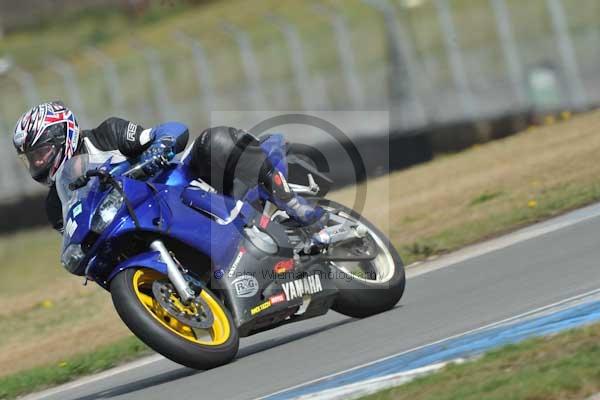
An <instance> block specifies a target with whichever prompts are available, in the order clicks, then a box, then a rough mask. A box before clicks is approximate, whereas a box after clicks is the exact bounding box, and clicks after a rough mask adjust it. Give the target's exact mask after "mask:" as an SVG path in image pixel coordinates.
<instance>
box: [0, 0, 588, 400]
mask: <svg viewBox="0 0 600 400" xmlns="http://www.w3.org/2000/svg"><path fill="white" fill-rule="evenodd" d="M599 43H600V1H598V0H576V1H575V0H526V1H524V0H343V1H342V0H338V1H336V0H311V1H300V0H294V1H292V0H287V1H285V0H283V1H282V0H252V1H248V0H218V1H217V0H213V1H209V0H195V1H192V0H188V1H184V0H181V1H174V0H173V1H167V0H19V1H14V0H0V130H1V131H0V234H1V235H0V399H1V398H4V397H3V393H6V392H3V390H7V389H6V388H7V387H8V386H7V385H6V384H5V385H4V386H3V385H2V382H1V380H2V377H3V376H6V375H9V374H17V373H18V372H19V371H25V370H29V369H31V368H37V367H40V366H49V367H48V369H47V370H43V371H46V372H48V371H50V372H48V373H46V372H43V373H40V375H43V376H42V378H40V379H38V380H37V381H36V380H35V379H33V378H31V376H32V375H25V377H24V378H22V379H21V378H19V379H20V380H19V382H21V383H20V384H21V385H22V387H21V389H18V390H16V389H15V392H14V393H18V392H19V390H20V391H21V392H26V391H31V390H33V389H35V388H36V387H37V388H39V387H40V383H39V382H41V385H42V386H43V385H48V384H52V383H56V382H64V381H66V380H68V379H71V378H72V377H73V376H77V375H81V374H85V373H89V372H94V371H97V370H100V369H104V368H107V367H109V366H111V365H114V363H116V362H121V361H123V359H124V358H127V357H134V356H135V355H139V354H140V352H142V353H143V352H144V351H146V350H144V349H145V348H144V347H143V346H141V344H140V343H139V342H136V341H131V340H130V341H125V342H120V341H121V340H125V339H127V340H129V339H131V338H130V333H129V331H128V330H127V329H126V328H125V326H124V325H123V324H122V323H121V322H120V320H119V318H118V316H117V314H116V313H115V312H114V309H113V306H112V304H111V301H110V297H109V296H107V294H106V293H104V292H103V291H102V290H101V289H100V288H99V287H96V286H95V285H88V286H86V287H84V286H82V285H81V283H82V280H81V279H80V278H79V277H75V276H72V275H70V274H68V273H67V272H66V271H65V270H64V269H63V268H61V267H60V264H59V249H60V239H61V238H60V235H59V234H58V233H56V232H54V231H52V230H51V229H50V228H49V227H48V225H47V222H46V215H45V207H44V198H45V196H46V193H47V189H46V188H44V187H43V186H41V185H39V184H36V183H34V182H33V180H32V179H31V178H30V177H29V174H28V173H27V171H26V170H25V168H23V166H22V165H20V163H19V161H18V159H17V156H16V153H15V151H14V148H13V145H12V140H11V137H12V131H13V127H14V124H15V123H16V121H17V119H18V118H19V116H20V115H21V114H22V113H23V112H25V111H26V110H27V109H28V108H30V107H31V106H33V105H35V104H37V103H39V102H42V101H48V100H54V99H61V100H63V101H64V102H65V103H67V104H68V105H69V107H70V108H72V109H73V110H74V111H75V113H76V115H77V117H78V119H79V122H80V124H81V125H82V127H83V128H84V129H89V128H93V127H95V126H96V125H97V124H99V123H100V122H101V121H103V120H104V119H105V118H107V117H109V116H119V117H122V118H126V119H129V120H132V121H135V122H136V123H139V124H141V125H143V126H145V127H150V126H152V125H153V124H156V123H159V122H162V121H165V120H180V121H182V122H185V123H187V124H188V125H189V126H190V131H191V133H192V135H193V136H195V135H198V134H199V133H200V132H201V131H202V130H203V129H205V128H206V127H207V126H209V125H211V120H212V122H214V120H215V115H220V116H221V119H222V120H219V117H217V118H216V119H217V120H219V121H218V122H224V121H225V122H227V123H230V124H232V125H234V126H235V125H238V124H240V125H239V127H241V128H246V129H248V128H251V126H246V125H244V122H240V121H236V120H235V119H236V118H237V117H238V116H243V115H249V114H253V111H266V112H267V114H268V115H273V114H275V113H277V112H278V111H280V112H289V111H292V112H302V111H306V112H308V113H310V114H311V115H327V114H329V115H334V114H335V115H338V116H339V115H342V117H341V121H340V122H341V123H338V125H339V126H342V128H343V129H344V130H345V133H346V134H347V135H348V136H350V137H351V138H352V141H353V142H354V144H356V145H357V147H358V148H359V149H360V152H361V156H365V159H366V161H367V162H368V163H369V162H371V161H372V160H374V162H377V163H381V162H382V160H385V162H388V161H389V165H386V167H389V169H390V170H392V171H393V170H400V169H402V168H406V167H408V166H415V167H414V168H410V169H408V168H407V169H405V170H402V171H399V172H398V173H394V174H390V175H389V176H386V177H385V178H383V179H370V180H369V182H368V186H369V187H368V194H369V195H370V196H372V197H375V200H376V201H377V203H376V204H377V206H375V207H370V208H369V207H366V209H365V212H366V213H367V215H368V217H369V218H372V220H373V221H374V222H375V223H376V224H377V225H378V226H379V227H381V228H382V230H383V231H384V232H386V233H388V235H389V237H390V239H391V240H392V242H393V243H394V245H395V246H396V247H397V248H398V250H399V251H400V253H401V256H402V257H403V259H404V260H405V261H406V263H407V264H409V263H413V262H415V261H419V260H423V259H426V258H428V257H431V256H436V255H439V254H444V253H446V252H448V251H451V250H454V249H457V248H460V247H462V246H464V245H466V244H470V243H474V242H477V241H480V240H482V238H487V237H491V236H494V235H498V234H501V233H504V232H507V231H510V230H514V229H516V228H517V227H520V226H523V225H525V224H528V223H532V222H535V221H540V220H542V219H544V218H548V217H550V216H553V215H556V214H559V213H562V212H565V211H566V210H570V209H573V208H576V207H580V206H582V205H585V204H590V203H593V202H598V201H600V182H599V180H598V177H599V176H600V164H598V162H597V159H598V154H599V152H600V136H598V131H599V130H600V113H599V112H591V113H586V114H585V115H581V116H578V118H574V119H573V120H572V121H569V122H564V123H555V122H558V121H559V120H566V119H569V118H570V116H571V115H572V114H574V113H579V112H583V111H586V110H589V109H593V108H595V107H598V105H599V104H600V74H599V72H600V46H599ZM330 111H333V112H331V113H328V112H330ZM336 112H338V113H336ZM362 116H366V117H362ZM388 116H389V118H388ZM230 117H231V118H230ZM230 119H231V120H230ZM358 119H361V120H358ZM363 119H367V121H365V120H363ZM334 123H337V122H335V121H334ZM542 124H544V125H552V126H543V127H534V128H531V126H532V125H542ZM296 128H298V127H296ZM529 128H531V129H529ZM300 132H301V133H302V131H300ZM517 132H523V133H519V134H516V135H513V136H511V137H510V138H507V139H506V140H497V141H493V140H494V139H500V138H504V137H506V136H509V135H511V134H513V133H517ZM301 133H300V134H301ZM306 136H308V135H306ZM483 142H490V143H488V144H486V145H481V146H480V145H478V144H480V143H483ZM386 148H389V160H388V159H387V157H385V154H386V153H387V152H386V151H385V150H384V149H386ZM465 149H467V150H465ZM319 150H323V151H324V154H327V152H326V151H325V149H323V148H322V147H320V146H319ZM460 150H465V151H460ZM459 151H460V152H459ZM330 153H333V152H330ZM338 153H340V152H339V151H338ZM448 153H453V154H452V155H448ZM328 161H329V162H330V163H332V164H335V165H340V164H341V163H339V161H338V160H337V159H329V160H328ZM428 161H431V162H428ZM419 163H420V164H419ZM416 164H419V165H416ZM368 167H369V168H368V170H369V171H372V175H380V174H384V173H385V172H387V171H386V170H385V169H378V168H371V167H372V165H368ZM347 169H348V170H350V169H349V168H347ZM350 172H352V171H350ZM371 177H372V176H371ZM334 178H335V180H336V182H338V183H344V182H345V181H344V180H343V179H341V177H339V176H335V177H334ZM342 178H343V177H342ZM346 183H347V182H346ZM366 186H367V185H364V186H361V185H359V186H358V187H352V186H348V187H347V188H345V189H343V190H340V191H337V192H335V193H333V194H332V196H336V197H333V198H334V199H335V200H338V201H341V202H342V203H344V202H345V201H346V200H348V199H350V200H351V199H352V198H353V196H352V195H353V194H354V193H352V191H353V190H358V189H361V188H366ZM357 188H358V189H357ZM386 197H387V198H388V199H389V200H390V201H389V204H386V207H382V206H381V203H382V201H381V200H385V199H386ZM347 203H348V202H347ZM348 205H352V204H351V203H348ZM388 206H389V207H388ZM28 227H35V228H34V229H24V228H28ZM17 231H18V232H17ZM565 254H566V253H565ZM559 261H560V260H559ZM542 287H545V286H544V285H542ZM449 290H451V289H449ZM118 343H121V344H118ZM103 346H106V347H103ZM102 348H106V349H108V350H106V352H104V353H101V354H100V355H96V356H93V357H89V358H85V357H84V358H83V360H84V361H83V362H79V361H77V362H74V361H73V359H71V357H75V356H77V355H80V354H84V355H85V354H88V353H89V352H92V351H96V350H98V349H102ZM107 354H108V355H107ZM123 354H124V355H123ZM86 357H87V356H86ZM89 360H92V361H89ZM95 360H100V361H101V364H96V361H95ZM107 360H108V361H107ZM111 360H112V361H111ZM56 367H58V368H56ZM15 376H17V375H15ZM57 377H58V378H57ZM5 382H8V381H5ZM32 382H34V383H35V382H38V384H37V385H38V386H35V385H34V384H33V383H32ZM32 385H33V386H32ZM539 387H544V386H543V385H540V386H539ZM538 397H539V396H538ZM542 397H544V396H542Z"/></svg>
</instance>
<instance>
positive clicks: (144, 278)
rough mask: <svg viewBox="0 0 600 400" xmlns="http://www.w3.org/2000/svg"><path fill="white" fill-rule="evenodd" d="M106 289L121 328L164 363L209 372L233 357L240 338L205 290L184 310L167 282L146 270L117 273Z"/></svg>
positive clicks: (220, 304)
mask: <svg viewBox="0 0 600 400" xmlns="http://www.w3.org/2000/svg"><path fill="white" fill-rule="evenodd" d="M157 287H159V288H161V290H160V291H157ZM110 289H111V295H112V298H113V303H114V305H115V308H116V310H117V312H118V313H119V316H120V317H121V319H122V320H123V322H125V324H126V325H127V326H128V327H129V329H131V331H132V332H133V333H134V334H135V335H136V336H138V337H139V338H140V339H141V340H142V341H143V342H144V343H146V344H147V345H148V346H150V347H151V348H152V349H154V350H156V351H157V352H159V353H161V354H163V355H164V356H165V357H167V358H169V359H171V360H173V361H175V362H178V363H180V364H183V365H186V366H188V367H191V368H196V369H208V368H212V367H215V366H217V365H222V364H225V363H227V362H229V361H231V360H232V359H233V358H234V356H235V354H236V353H237V350H238V346H239V336H238V333H237V328H236V326H235V323H234V321H233V318H232V317H231V314H230V312H229V310H227V309H226V308H225V306H224V305H223V303H222V302H221V301H220V300H219V299H218V298H217V297H216V296H215V295H214V294H213V293H212V292H210V291H209V290H208V289H203V290H202V292H201V294H200V296H199V297H198V299H196V301H194V302H191V303H190V304H188V305H186V304H183V302H181V300H180V299H179V297H178V295H177V293H176V292H175V290H171V289H172V286H171V285H170V283H169V281H168V278H167V277H166V276H165V275H163V274H161V273H159V272H157V271H155V270H152V269H149V268H139V269H127V270H125V271H123V272H121V273H119V274H118V275H117V276H116V277H115V278H114V279H113V281H112V282H111V287H110ZM153 289H154V290H153ZM157 296H159V298H157Z"/></svg>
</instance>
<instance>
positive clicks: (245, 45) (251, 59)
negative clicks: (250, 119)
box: [221, 23, 268, 110]
mask: <svg viewBox="0 0 600 400" xmlns="http://www.w3.org/2000/svg"><path fill="white" fill-rule="evenodd" d="M221 26H222V28H223V30H224V31H225V32H226V33H228V34H230V35H231V36H232V37H233V39H234V40H235V42H236V43H237V45H238V47H239V49H240V57H241V59H242V67H243V68H244V74H245V75H246V80H247V82H248V85H249V88H250V92H251V96H252V101H253V103H254V109H255V110H267V109H268V107H267V100H266V97H265V94H264V92H263V87H262V84H261V78H260V67H259V65H258V61H257V60H256V56H255V55H254V49H253V48H252V42H251V41H250V37H249V35H248V33H247V32H244V31H242V30H240V29H239V28H237V27H235V26H233V25H231V24H229V23H223V24H222V25H221Z"/></svg>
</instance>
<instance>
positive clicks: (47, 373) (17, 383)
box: [0, 337, 150, 399]
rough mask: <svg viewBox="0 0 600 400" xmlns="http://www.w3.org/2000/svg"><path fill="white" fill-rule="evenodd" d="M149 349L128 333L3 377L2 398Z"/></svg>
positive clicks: (0, 384)
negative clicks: (73, 354)
mask: <svg viewBox="0 0 600 400" xmlns="http://www.w3.org/2000/svg"><path fill="white" fill-rule="evenodd" d="M149 353H150V350H149V349H148V348H147V347H146V346H145V345H144V344H143V343H142V342H140V341H139V340H138V339H137V338H132V337H129V338H126V339H123V340H120V341H118V342H116V343H114V344H111V345H109V346H104V347H102V348H100V349H98V350H95V351H92V352H89V353H85V354H80V355H77V356H75V357H70V358H67V359H65V360H63V361H60V362H58V363H55V364H50V365H45V366H41V367H36V368H32V369H30V370H27V371H22V372H19V373H16V374H13V375H9V376H4V377H1V378H0V399H13V398H15V397H17V396H19V395H22V394H25V393H30V392H33V391H38V390H42V389H44V388H47V387H50V386H53V385H58V384H61V383H65V382H68V381H70V380H73V379H75V378H77V377H80V376H83V375H89V374H92V373H95V372H99V371H103V370H106V369H108V368H112V367H114V366H116V365H118V364H121V363H124V362H126V361H128V360H132V359H134V358H138V357H140V356H142V355H145V354H149Z"/></svg>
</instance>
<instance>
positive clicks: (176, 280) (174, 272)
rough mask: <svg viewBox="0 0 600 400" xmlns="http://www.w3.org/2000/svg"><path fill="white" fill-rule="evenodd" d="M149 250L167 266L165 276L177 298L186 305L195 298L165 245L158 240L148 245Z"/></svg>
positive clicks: (194, 293)
mask: <svg viewBox="0 0 600 400" xmlns="http://www.w3.org/2000/svg"><path fill="white" fill-rule="evenodd" d="M150 248H151V249H152V250H154V251H158V253H159V254H160V258H161V259H162V261H163V262H164V263H165V264H166V266H167V275H168V277H169V280H170V281H171V283H172V284H173V286H175V290H177V294H179V298H180V299H181V301H182V302H183V303H184V304H188V303H189V302H190V301H192V300H193V299H194V298H195V297H196V292H194V290H192V288H190V286H189V285H188V283H187V281H186V280H185V278H184V276H183V273H182V272H181V270H180V269H179V265H178V264H177V262H176V261H175V260H174V259H173V257H172V256H171V253H169V250H167V247H166V246H165V244H164V243H163V242H162V241H160V240H155V241H153V242H152V243H151V244H150Z"/></svg>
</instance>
